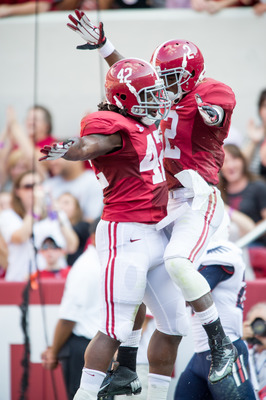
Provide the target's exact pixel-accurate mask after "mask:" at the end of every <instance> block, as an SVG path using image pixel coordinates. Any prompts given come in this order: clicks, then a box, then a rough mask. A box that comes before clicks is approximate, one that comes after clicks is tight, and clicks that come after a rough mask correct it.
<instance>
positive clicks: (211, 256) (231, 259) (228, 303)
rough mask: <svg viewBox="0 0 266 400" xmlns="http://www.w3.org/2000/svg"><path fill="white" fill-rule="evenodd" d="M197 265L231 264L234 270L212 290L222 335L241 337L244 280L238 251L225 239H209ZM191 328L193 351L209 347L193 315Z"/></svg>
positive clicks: (242, 263)
mask: <svg viewBox="0 0 266 400" xmlns="http://www.w3.org/2000/svg"><path fill="white" fill-rule="evenodd" d="M200 265H206V266H207V265H222V266H225V267H226V266H232V267H234V271H233V273H232V275H231V276H230V277H229V278H228V279H227V280H225V281H222V282H219V283H218V285H217V286H216V287H215V288H214V289H213V291H212V297H213V300H214V303H215V305H216V307H217V310H218V314H219V317H220V319H221V322H222V325H223V328H224V331H225V334H226V335H228V336H229V337H230V339H231V341H234V340H237V339H239V338H240V337H241V336H242V324H243V301H244V300H245V288H246V283H245V281H244V271H245V264H244V261H243V258H242V251H241V250H240V249H239V248H238V247H237V246H236V245H234V244H233V243H231V242H228V241H219V242H211V243H210V244H209V246H208V248H207V250H206V251H205V253H204V254H203V256H202V257H201V258H200V259H199V261H198V267H199V266H200ZM192 330H193V337H194V345H195V352H197V353H200V352H203V351H206V350H209V349H210V348H209V344H208V337H207V335H206V332H205V330H204V329H203V328H202V326H201V324H200V322H199V320H198V318H197V316H196V315H193V317H192Z"/></svg>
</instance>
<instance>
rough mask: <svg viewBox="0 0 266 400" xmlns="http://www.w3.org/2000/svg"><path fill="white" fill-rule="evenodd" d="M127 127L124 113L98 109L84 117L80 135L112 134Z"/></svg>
mask: <svg viewBox="0 0 266 400" xmlns="http://www.w3.org/2000/svg"><path fill="white" fill-rule="evenodd" d="M125 129H126V119H125V118H124V117H123V116H122V115H120V114H118V113H114V112H111V111H98V112H95V113H92V114H89V115H87V116H86V117H84V118H83V120H82V121H81V131H80V136H81V137H82V136H88V135H93V134H98V135H112V134H113V133H116V132H119V131H121V130H123V131H124V130H125Z"/></svg>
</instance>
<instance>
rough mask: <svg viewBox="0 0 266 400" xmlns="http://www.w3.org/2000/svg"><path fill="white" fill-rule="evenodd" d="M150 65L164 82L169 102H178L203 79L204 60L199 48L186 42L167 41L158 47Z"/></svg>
mask: <svg viewBox="0 0 266 400" xmlns="http://www.w3.org/2000/svg"><path fill="white" fill-rule="evenodd" d="M151 64H152V65H153V66H154V67H155V68H156V69H157V71H158V73H159V75H160V77H161V78H163V79H164V81H165V86H166V89H168V88H171V87H174V86H176V88H175V91H176V93H173V92H170V93H169V92H168V95H169V97H170V98H171V100H175V101H178V100H180V98H181V97H182V96H183V94H185V93H188V92H190V91H191V90H192V89H193V88H194V87H195V85H196V84H197V83H198V82H199V81H200V80H201V79H202V78H203V76H204V72H205V66H204V58H203V55H202V54H201V51H200V50H199V48H198V47H197V46H196V45H195V44H194V43H192V42H190V41H188V40H169V41H167V42H165V43H163V44H161V45H160V46H158V47H157V48H156V49H155V51H154V52H153V55H152V57H151Z"/></svg>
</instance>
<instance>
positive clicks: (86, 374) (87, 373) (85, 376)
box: [80, 368, 106, 394]
mask: <svg viewBox="0 0 266 400" xmlns="http://www.w3.org/2000/svg"><path fill="white" fill-rule="evenodd" d="M105 375H106V374H105V373H104V372H102V371H97V370H95V369H89V368H83V369H82V374H81V380H80V387H81V388H82V389H85V390H87V391H88V392H89V393H91V394H97V393H98V392H99V389H100V386H101V384H102V382H103V380H104V378H105Z"/></svg>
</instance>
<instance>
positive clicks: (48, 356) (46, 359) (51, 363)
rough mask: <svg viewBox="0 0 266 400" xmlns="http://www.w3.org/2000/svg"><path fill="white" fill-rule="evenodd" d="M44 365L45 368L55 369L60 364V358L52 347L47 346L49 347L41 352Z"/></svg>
mask: <svg viewBox="0 0 266 400" xmlns="http://www.w3.org/2000/svg"><path fill="white" fill-rule="evenodd" d="M41 359H42V366H43V367H44V368H45V369H50V370H51V369H55V368H56V367H57V365H58V359H57V357H56V356H55V354H54V353H53V351H52V348H51V347H47V349H46V350H45V351H44V352H43V353H42V354H41Z"/></svg>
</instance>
